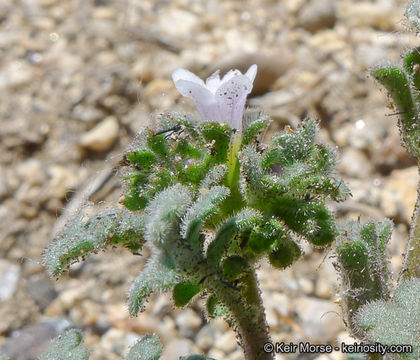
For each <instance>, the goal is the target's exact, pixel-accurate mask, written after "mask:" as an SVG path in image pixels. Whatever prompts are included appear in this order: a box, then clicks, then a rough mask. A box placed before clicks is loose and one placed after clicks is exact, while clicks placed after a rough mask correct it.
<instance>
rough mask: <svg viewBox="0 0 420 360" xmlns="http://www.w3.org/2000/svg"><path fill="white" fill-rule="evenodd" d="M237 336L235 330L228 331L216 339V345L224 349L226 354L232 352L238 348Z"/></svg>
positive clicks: (217, 347)
mask: <svg viewBox="0 0 420 360" xmlns="http://www.w3.org/2000/svg"><path fill="white" fill-rule="evenodd" d="M237 346H238V345H237V344H236V337H235V334H234V333H233V331H232V330H231V331H227V332H225V333H224V334H223V335H221V336H220V337H218V338H217V339H216V344H215V347H216V349H219V350H221V351H223V352H224V353H225V354H230V353H231V352H233V351H235V350H236V348H237ZM222 358H224V357H222Z"/></svg>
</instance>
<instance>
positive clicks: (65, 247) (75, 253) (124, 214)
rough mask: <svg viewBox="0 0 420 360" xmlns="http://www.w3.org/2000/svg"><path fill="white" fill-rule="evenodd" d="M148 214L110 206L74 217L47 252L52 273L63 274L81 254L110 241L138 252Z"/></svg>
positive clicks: (55, 274) (46, 260)
mask: <svg viewBox="0 0 420 360" xmlns="http://www.w3.org/2000/svg"><path fill="white" fill-rule="evenodd" d="M143 233H144V217H143V216H142V215H139V214H134V213H131V212H129V211H127V210H123V209H116V210H107V211H104V212H103V213H100V214H98V215H95V216H92V217H91V218H90V219H89V220H87V221H85V220H84V219H83V218H81V217H77V218H75V219H74V220H72V221H71V222H70V223H69V224H67V226H66V227H65V228H64V230H63V232H62V233H61V234H59V235H58V236H57V238H56V240H55V242H54V243H53V244H51V245H50V246H49V247H48V248H47V249H46V251H45V253H44V255H43V263H44V265H45V266H46V268H47V270H48V272H49V274H50V275H51V276H59V275H60V274H61V273H62V272H63V271H64V270H65V269H66V268H67V267H68V266H69V265H71V264H72V263H74V262H76V261H77V260H78V259H79V258H81V257H84V256H86V255H89V254H90V253H92V252H93V253H97V252H98V251H99V250H101V249H104V248H106V247H107V246H109V245H118V244H120V245H123V246H125V247H126V248H128V249H130V250H132V251H134V252H137V251H139V250H140V249H141V248H142V246H143V243H144V240H143Z"/></svg>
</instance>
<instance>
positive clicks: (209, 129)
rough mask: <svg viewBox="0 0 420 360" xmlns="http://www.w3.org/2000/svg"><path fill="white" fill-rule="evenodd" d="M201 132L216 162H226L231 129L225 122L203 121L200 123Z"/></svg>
mask: <svg viewBox="0 0 420 360" xmlns="http://www.w3.org/2000/svg"><path fill="white" fill-rule="evenodd" d="M200 130H201V134H202V135H203V137H204V139H205V140H206V141H207V142H208V143H209V145H210V146H211V149H212V154H213V156H214V159H215V162H216V163H217V164H220V163H224V162H226V158H227V152H228V148H229V143H230V137H231V135H232V129H231V128H230V127H229V126H228V125H225V124H220V123H217V122H205V123H201V124H200Z"/></svg>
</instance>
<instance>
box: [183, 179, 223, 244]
mask: <svg viewBox="0 0 420 360" xmlns="http://www.w3.org/2000/svg"><path fill="white" fill-rule="evenodd" d="M229 193H230V191H229V189H228V188H227V187H224V186H213V187H212V188H210V189H209V190H208V191H205V192H204V193H203V194H202V195H201V196H200V197H199V198H198V200H197V201H196V202H195V203H193V204H192V205H191V207H190V208H189V209H188V210H187V212H186V214H185V216H184V218H183V220H182V225H181V235H182V236H183V237H184V238H185V239H187V240H188V243H190V244H197V242H198V236H199V234H200V230H201V226H202V225H203V223H204V222H205V221H206V220H207V219H208V218H209V217H210V216H212V215H214V214H216V213H217V212H218V210H219V208H220V204H221V203H222V202H223V201H224V200H225V199H226V198H227V197H228V196H229Z"/></svg>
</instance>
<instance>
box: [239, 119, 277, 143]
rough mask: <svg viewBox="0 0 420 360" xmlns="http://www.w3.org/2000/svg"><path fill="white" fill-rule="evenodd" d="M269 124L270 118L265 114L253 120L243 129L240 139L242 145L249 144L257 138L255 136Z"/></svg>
mask: <svg viewBox="0 0 420 360" xmlns="http://www.w3.org/2000/svg"><path fill="white" fill-rule="evenodd" d="M269 124H270V120H269V118H268V117H267V116H263V117H261V118H258V119H257V120H255V121H253V122H252V123H251V124H249V125H248V127H247V128H246V129H245V131H244V134H243V139H242V146H245V145H249V144H251V143H252V142H255V141H256V140H257V137H258V135H259V134H261V132H262V131H263V130H265V129H266V128H267V127H268V125H269Z"/></svg>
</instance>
